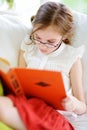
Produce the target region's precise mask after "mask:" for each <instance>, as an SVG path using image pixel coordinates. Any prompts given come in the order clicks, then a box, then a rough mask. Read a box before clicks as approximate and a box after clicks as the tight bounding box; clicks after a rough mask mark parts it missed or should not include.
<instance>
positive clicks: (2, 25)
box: [0, 12, 28, 66]
mask: <svg viewBox="0 0 87 130" xmlns="http://www.w3.org/2000/svg"><path fill="white" fill-rule="evenodd" d="M27 33H28V27H27V26H25V25H24V24H23V23H22V21H20V19H19V17H18V16H17V15H16V14H14V13H9V12H0V57H3V58H5V59H7V60H8V61H9V62H10V63H11V65H12V66H17V58H18V52H19V48H20V43H21V41H22V40H23V39H24V37H25V36H26V34H27Z"/></svg>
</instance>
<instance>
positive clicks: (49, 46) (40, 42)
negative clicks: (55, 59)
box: [30, 35, 62, 48]
mask: <svg viewBox="0 0 87 130" xmlns="http://www.w3.org/2000/svg"><path fill="white" fill-rule="evenodd" d="M30 40H32V41H33V42H35V41H36V42H39V43H36V42H35V43H36V44H42V45H44V46H46V47H47V48H56V47H57V46H58V48H59V47H60V45H61V43H62V38H61V40H60V41H59V43H58V44H56V45H52V44H49V43H44V42H42V41H39V40H37V39H35V38H34V35H30ZM57 42H58V41H57ZM57 42H55V43H57ZM47 45H48V46H47Z"/></svg>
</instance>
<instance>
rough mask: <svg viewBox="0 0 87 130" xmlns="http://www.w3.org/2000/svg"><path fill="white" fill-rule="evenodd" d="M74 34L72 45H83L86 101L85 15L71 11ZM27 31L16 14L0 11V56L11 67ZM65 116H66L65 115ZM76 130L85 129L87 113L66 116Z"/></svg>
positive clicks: (15, 60)
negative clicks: (75, 116) (77, 115)
mask: <svg viewBox="0 0 87 130" xmlns="http://www.w3.org/2000/svg"><path fill="white" fill-rule="evenodd" d="M73 14H74V24H75V27H76V29H75V34H74V37H73V39H72V46H75V47H78V46H80V45H82V44H84V45H85V52H84V55H83V58H82V65H83V84H84V92H85V97H86V102H87V15H85V14H81V13H78V12H75V11H73ZM28 32H29V27H27V26H26V25H24V24H23V22H22V21H20V20H19V18H18V16H17V15H15V14H10V13H4V12H3V13H2V12H1V13H0V57H3V58H5V59H7V60H8V61H9V62H10V63H11V66H12V67H15V66H17V63H18V54H19V49H20V45H21V42H22V40H23V39H24V37H25V36H26V34H27V33H28ZM66 117H67V116H66ZM67 118H68V119H69V120H70V122H71V123H72V124H73V125H74V126H75V128H76V130H86V129H87V114H84V115H82V116H79V117H77V118H76V119H74V117H70V116H69V117H67Z"/></svg>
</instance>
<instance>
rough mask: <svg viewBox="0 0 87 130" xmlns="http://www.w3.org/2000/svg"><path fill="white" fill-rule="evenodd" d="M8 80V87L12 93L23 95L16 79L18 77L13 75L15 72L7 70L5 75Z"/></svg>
mask: <svg viewBox="0 0 87 130" xmlns="http://www.w3.org/2000/svg"><path fill="white" fill-rule="evenodd" d="M7 76H8V80H9V83H10V87H11V89H12V91H13V92H14V93H15V94H16V95H17V96H19V95H24V91H23V89H22V86H21V84H20V81H19V79H18V76H17V75H16V73H15V70H9V71H8V73H7Z"/></svg>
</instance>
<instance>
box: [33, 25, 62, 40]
mask: <svg viewBox="0 0 87 130" xmlns="http://www.w3.org/2000/svg"><path fill="white" fill-rule="evenodd" d="M35 34H37V35H38V36H40V37H42V36H47V37H54V38H56V37H58V36H61V34H60V32H59V31H58V30H57V29H56V28H55V27H53V26H48V27H46V28H42V29H38V30H37V31H36V32H35Z"/></svg>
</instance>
